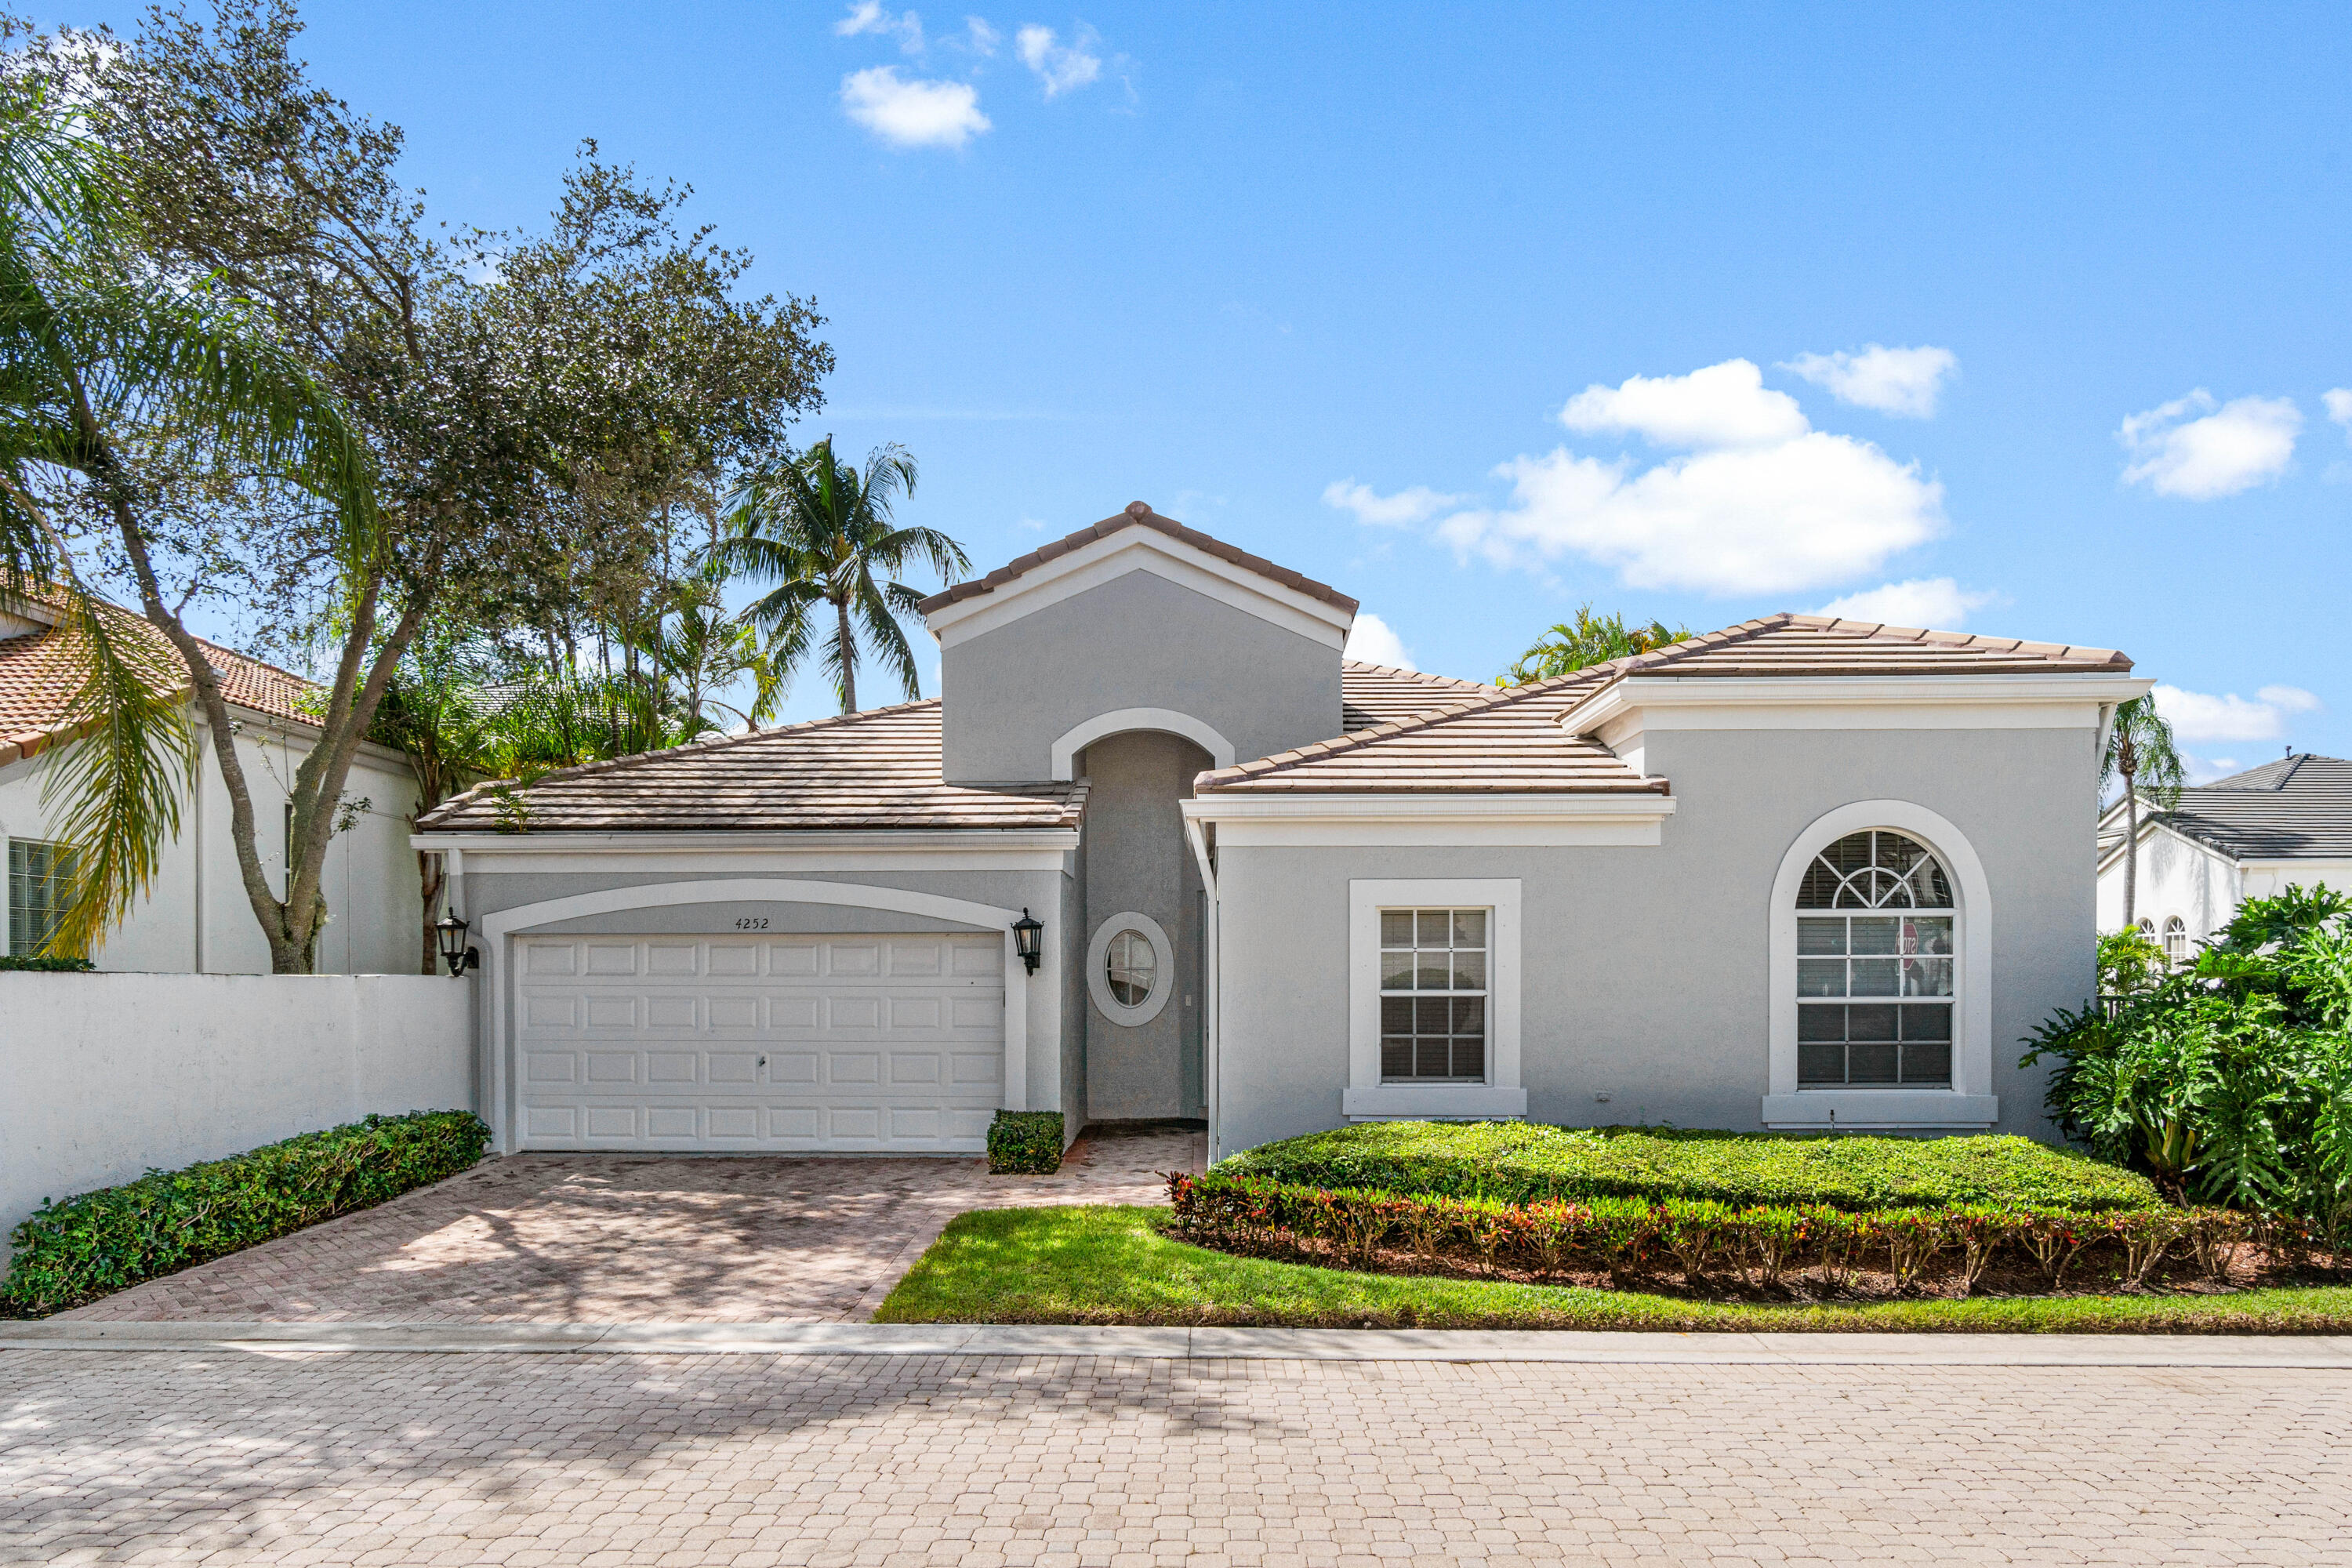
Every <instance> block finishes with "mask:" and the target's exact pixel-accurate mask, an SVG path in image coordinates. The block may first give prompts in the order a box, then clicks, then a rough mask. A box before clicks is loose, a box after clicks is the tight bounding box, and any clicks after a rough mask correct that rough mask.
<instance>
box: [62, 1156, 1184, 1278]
mask: <svg viewBox="0 0 2352 1568" xmlns="http://www.w3.org/2000/svg"><path fill="white" fill-rule="evenodd" d="M1204 1142H1205V1141H1204V1139H1203V1138H1202V1135H1201V1134H1200V1133H1198V1132H1192V1131H1182V1130H1179V1129H1136V1130H1117V1129H1114V1130H1111V1131H1106V1132H1101V1133H1097V1132H1096V1131H1088V1132H1087V1134H1086V1135H1085V1136H1083V1137H1081V1138H1080V1139H1079V1140H1078V1142H1077V1144H1076V1146H1075V1147H1074V1148H1073V1149H1072V1150H1071V1157H1070V1158H1069V1159H1068V1160H1066V1161H1065V1162H1064V1163H1063V1166H1062V1170H1061V1173H1060V1174H1058V1175H1054V1176H992V1175H990V1174H989V1173H988V1166H987V1162H986V1161H984V1160H976V1159H953V1160H950V1159H894V1158H858V1157H854V1156H852V1157H835V1158H827V1159H788V1158H781V1157H774V1156H767V1155H736V1156H715V1157H705V1158H691V1157H671V1156H663V1155H639V1154H519V1155H513V1156H510V1157H509V1158H506V1159H502V1160H492V1161H488V1162H485V1163H483V1164H481V1165H478V1166H477V1167H475V1168H474V1169H473V1170H471V1171H469V1172H467V1173H465V1174H463V1175H460V1176H456V1177H453V1178H452V1179H450V1180H448V1181H446V1182H442V1183H439V1184H436V1185H434V1186H431V1187H425V1188H423V1189H420V1190H419V1191H416V1192H414V1193H410V1194H406V1195H404V1196H403V1197H399V1198H396V1199H394V1201H392V1202H391V1203H388V1204H385V1205H383V1206H381V1207H379V1208H373V1209H369V1210H367V1211H365V1212H364V1213H362V1214H355V1215H345V1216H344V1217H343V1218H341V1219H338V1220H332V1221H330V1222H329V1223H327V1224H325V1225H321V1226H313V1227H311V1228H310V1229H309V1230H306V1231H301V1232H299V1233H298V1234H296V1235H293V1236H289V1237H280V1238H279V1239H278V1240H276V1241H272V1242H268V1243H266V1244H264V1245H262V1246H260V1247H253V1248H250V1249H249V1250H247V1251H244V1252H240V1253H236V1254H235V1255H233V1256H231V1257H228V1258H220V1259H217V1260H215V1261H214V1262H211V1263H207V1264H205V1265H203V1266H202V1267H200V1268H191V1269H188V1270H187V1271H185V1272H184V1273H180V1274H173V1275H171V1276H168V1277H167V1278H164V1279H155V1280H151V1281H149V1282H148V1283H147V1284H144V1285H141V1286H137V1287H135V1288H134V1289H129V1290H124V1291H121V1292H120V1293H119V1294H116V1295H113V1296H110V1297H108V1298H106V1299H105V1300H101V1301H95V1302H92V1303H91V1304H90V1305H89V1306H87V1307H82V1308H79V1309H77V1310H74V1311H72V1312H68V1313H62V1314H60V1316H63V1317H68V1318H90V1319H113V1320H131V1321H165V1320H172V1319H184V1318H218V1319H233V1320H237V1321H247V1322H300V1321H367V1322H405V1321H476V1322H627V1321H661V1322H759V1321H779V1322H825V1321H854V1320H859V1319H863V1318H865V1317H866V1316H868V1315H869V1314H871V1312H872V1311H873V1310H874V1308H875V1307H876V1306H877V1305H879V1304H880V1302H881V1300H882V1298H883V1297H884V1296H885V1295H887V1294H888V1293H889V1288H890V1287H891V1286H892V1285H893V1284H895V1283H897V1281H898V1277H899V1276H900V1275H901V1274H904V1273H905V1272H906V1271H907V1269H908V1267H909V1266H910V1265H911V1264H912V1263H913V1262H914V1260H915V1259H916V1258H918V1257H919V1256H920V1255H921V1253H922V1249H923V1248H924V1247H928V1246H929V1245H930V1242H931V1241H932V1239H933V1238H934V1237H937V1236H938V1235H939V1232H940V1227H941V1226H944V1225H946V1224H947V1222H948V1221H949V1220H950V1219H951V1218H953V1217H954V1216H955V1215H959V1214H961V1213H962V1212H964V1211H965V1210H967V1209H975V1208H996V1207H1009V1206H1013V1205H1034V1204H1070V1203H1117V1204H1131V1203H1146V1204H1148V1203H1164V1202H1165V1201H1167V1187H1166V1185H1165V1184H1164V1183H1163V1182H1161V1180H1160V1177H1159V1175H1158V1174H1157V1173H1159V1172H1161V1171H1177V1170H1184V1171H1196V1170H1199V1169H1200V1168H1201V1160H1202V1154H1203V1152H1204Z"/></svg>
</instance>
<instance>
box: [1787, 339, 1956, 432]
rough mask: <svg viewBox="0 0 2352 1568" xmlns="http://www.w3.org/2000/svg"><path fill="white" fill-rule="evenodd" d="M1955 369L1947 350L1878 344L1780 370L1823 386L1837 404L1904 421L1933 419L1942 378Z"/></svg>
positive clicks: (1799, 360) (1810, 357) (1806, 357)
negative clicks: (1864, 409) (1852, 405)
mask: <svg viewBox="0 0 2352 1568" xmlns="http://www.w3.org/2000/svg"><path fill="white" fill-rule="evenodd" d="M1959 367H1960V362H1959V358H1958V355H1956V354H1954V353H1952V351H1951V350H1949V349H1934V348H1919V349H1890V348H1886V347H1884V346H1882V345H1880V344H1878V343H1872V344H1871V345H1870V346H1869V347H1867V348H1865V349H1864V350H1863V351H1862V352H1861V353H1845V352H1844V351H1843V350H1841V351H1839V352H1838V353H1833V354H1812V353H1806V354H1799V355H1798V356H1797V357H1796V358H1795V359H1792V360H1790V361H1789V362H1788V363H1786V364H1785V365H1784V366H1782V368H1783V369H1785V370H1793V371H1795V372H1796V373H1797V374H1799V375H1801V376H1803V377H1804V378H1805V379H1806V380H1807V381H1810V382H1811V383H1812V384H1814V385H1816V386H1822V387H1827V388H1828V389H1829V394H1830V395H1831V396H1832V397H1834V398H1836V399H1837V400H1838V401H1839V402H1841V403H1852V404H1854V405H1858V406H1860V407H1863V408H1874V409H1876V410H1877V411H1878V412H1879V413H1881V414H1896V415H1900V416H1903V417H1905V418H1906V419H1925V418H1927V417H1928V416H1931V415H1933V414H1934V413H1935V412H1936V399H1937V397H1939V396H1941V395H1943V391H1944V378H1945V377H1946V376H1948V375H1949V374H1952V373H1953V372H1954V371H1956V370H1958V369H1959Z"/></svg>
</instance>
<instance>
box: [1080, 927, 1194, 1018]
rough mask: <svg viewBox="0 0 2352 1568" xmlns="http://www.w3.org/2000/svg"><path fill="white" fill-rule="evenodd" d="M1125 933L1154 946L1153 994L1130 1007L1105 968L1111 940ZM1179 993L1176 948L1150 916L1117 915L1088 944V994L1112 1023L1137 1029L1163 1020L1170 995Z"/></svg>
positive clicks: (1097, 931)
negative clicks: (1115, 992) (1114, 989)
mask: <svg viewBox="0 0 2352 1568" xmlns="http://www.w3.org/2000/svg"><path fill="white" fill-rule="evenodd" d="M1121 931H1134V932H1136V933H1137V934H1138V935H1139V936H1141V937H1142V938H1143V940H1144V941H1146V942H1150V944H1151V954H1152V958H1153V960H1154V961H1155V963H1154V967H1153V970H1152V973H1151V992H1150V994H1149V995H1147V996H1145V997H1144V999H1143V1000H1142V1001H1141V1002H1140V1003H1139V1004H1137V1005H1135V1006H1132V1007H1129V1006H1128V1005H1126V1004H1124V1003H1122V1002H1121V1001H1119V999H1118V997H1116V996H1114V995H1112V994H1111V991H1110V974H1109V973H1108V970H1107V969H1106V968H1105V967H1104V965H1105V963H1106V961H1107V960H1108V958H1109V957H1110V944H1111V939H1112V938H1114V937H1116V936H1117V935H1118V933H1119V932H1121ZM1174 989H1176V944H1175V943H1173V942H1170V941H1169V940H1168V930H1167V928H1166V927H1165V926H1162V925H1161V924H1160V922H1159V921H1156V920H1153V919H1152V918H1151V917H1150V915H1146V914H1138V913H1137V912H1136V911H1135V910H1127V911H1125V912H1123V913H1120V914H1116V915H1113V916H1111V917H1110V919H1108V920H1107V921H1103V923H1102V924H1100V925H1098V926H1097V927H1095V935H1094V940H1093V941H1092V942H1088V943H1087V995H1089V996H1092V997H1093V998H1094V1000H1095V1005H1096V1006H1097V1007H1099V1008H1101V1009H1102V1016H1104V1017H1106V1018H1108V1019H1109V1020H1110V1021H1111V1022H1112V1023H1114V1024H1118V1025H1123V1026H1126V1027H1128V1028H1130V1029H1132V1028H1135V1027H1137V1026H1140V1025H1144V1024H1149V1023H1150V1022H1151V1020H1152V1019H1154V1018H1157V1017H1158V1016H1160V1009H1161V1008H1162V1007H1165V1006H1167V1005H1168V994H1169V993H1170V992H1171V991H1173V990H1174Z"/></svg>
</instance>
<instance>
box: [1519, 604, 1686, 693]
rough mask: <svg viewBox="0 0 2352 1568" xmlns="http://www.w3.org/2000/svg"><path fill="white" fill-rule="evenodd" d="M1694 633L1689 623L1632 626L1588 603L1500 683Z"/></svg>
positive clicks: (1571, 669)
mask: <svg viewBox="0 0 2352 1568" xmlns="http://www.w3.org/2000/svg"><path fill="white" fill-rule="evenodd" d="M1690 635H1691V632H1690V628H1689V627H1688V626H1683V627H1679V628H1676V629H1672V630H1669V629H1668V627H1667V626H1666V623H1665V622H1664V621H1652V622H1651V623H1650V624H1649V625H1648V626H1627V625H1626V624H1625V617H1624V616H1622V615H1606V616H1599V615H1595V614H1593V612H1592V606H1591V605H1580V606H1578V608H1577V612H1576V619H1574V620H1572V621H1562V622H1559V624H1557V625H1555V626H1551V627H1549V629H1547V630H1546V631H1545V632H1544V634H1543V636H1541V637H1538V638H1537V639H1536V640H1535V643H1534V645H1533V646H1532V647H1529V648H1528V651H1527V652H1525V653H1523V654H1521V655H1520V656H1519V662H1518V663H1517V664H1515V665H1513V666H1511V668H1508V669H1507V670H1505V671H1504V672H1503V673H1502V674H1501V675H1500V676H1499V677H1497V678H1496V681H1495V684H1496V685H1497V686H1504V687H1509V686H1525V685H1527V684H1528V683H1529V682H1530V681H1537V680H1549V679H1553V678H1554V677H1556V676H1562V675H1572V674H1574V673H1575V672H1576V671H1578V670H1580V669H1582V668H1585V667H1587V666H1588V665H1595V664H1605V663H1607V662H1608V661H1609V660H1611V659H1612V658H1626V657H1627V656H1628V655H1631V654H1637V653H1648V652H1649V651H1650V650H1651V649H1653V648H1661V647H1665V646H1666V645H1667V644H1669V643H1677V642H1681V641H1683V640H1684V639H1685V637H1689V636H1690Z"/></svg>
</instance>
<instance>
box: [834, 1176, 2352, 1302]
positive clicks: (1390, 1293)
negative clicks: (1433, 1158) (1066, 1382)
mask: <svg viewBox="0 0 2352 1568" xmlns="http://www.w3.org/2000/svg"><path fill="white" fill-rule="evenodd" d="M1169 1222H1170V1215H1169V1211H1167V1210H1166V1209H1151V1208H1128V1207H1110V1206H1104V1205H1087V1206H1083V1207H1069V1208H1035V1209H987V1210H982V1211H980V1212H978V1213H974V1214H967V1215H961V1216H959V1217H958V1218H957V1219H956V1220H955V1221H953V1222H952V1223H951V1224H950V1225H949V1226H948V1227H947V1229H946V1231H945V1232H944V1233H942V1234H941V1236H940V1239H939V1240H938V1241H937V1242H935V1243H933V1244H932V1246H931V1247H930V1248H929V1250H928V1251H927V1252H925V1253H924V1254H923V1256H922V1258H921V1259H920V1260H919V1261H918V1262H917V1263H916V1265H915V1267H914V1268H912V1269H910V1270H909V1271H908V1274H907V1277H906V1278H905V1279H902V1280H900V1281H899V1283H898V1288H897V1289H894V1290H892V1291H891V1293H890V1296H889V1299H888V1300H886V1301H884V1302H883V1304H882V1306H881V1308H880V1310H877V1312H876V1313H875V1315H874V1317H875V1321H877V1322H885V1323H1099V1324H1114V1323H1116V1324H1139V1325H1149V1324H1167V1325H1186V1326H1210V1325H1217V1326H1233V1327H1265V1328H1365V1329H1394V1328H1425V1329H1580V1330H1624V1331H1679V1332H1698V1331H1738V1332H1770V1331H1807V1332H1829V1333H1835V1332H1848V1333H1853V1332H1919V1333H2178V1334H2251V1333H2265V1334H2291V1333H2292V1334H2341V1333H2352V1288H2346V1287H2341V1286H2332V1287H2331V1286H2316V1287H2303V1288H2282V1287H2273V1288H2270V1289H2254V1290H2234V1291H2214V1290H2210V1289H2194V1290H2186V1291H2181V1292H2178V1293H2175V1292H2170V1291H2164V1290H2153V1291H2149V1290H2144V1291H2140V1292H2137V1293H2134V1294H2130V1295H2114V1294H2090V1293H2085V1294H2074V1295H2058V1296H2032V1297H2022V1298H2000V1297H1993V1296H1989V1295H1984V1294H1979V1295H1976V1296H1973V1297H1970V1298H1968V1299H1966V1300H1954V1299H1948V1298H1943V1297H1926V1298H1919V1299H1913V1300H1895V1301H1880V1302H1852V1301H1832V1302H1817V1303H1795V1302H1789V1303H1780V1304H1751V1303H1746V1302H1738V1301H1706V1300H1689V1299H1685V1298H1678V1297H1675V1296H1669V1295H1662V1294H1657V1293H1653V1292H1645V1291H1638V1290H1601V1289H1584V1288H1580V1287H1577V1286H1572V1285H1566V1286H1563V1285H1538V1284H1527V1283H1521V1282H1518V1281H1515V1280H1510V1279H1495V1280H1484V1279H1455V1278H1448V1277H1438V1276H1401V1275H1389V1274H1368V1273H1362V1272H1358V1271H1353V1270H1345V1269H1338V1268H1314V1267H1307V1266H1303V1265H1300V1264H1297V1263H1286V1262H1280V1261H1276V1260H1273V1259H1268V1258H1237V1257H1234V1256H1232V1255H1230V1254H1227V1253H1223V1252H1213V1251H1210V1250H1208V1249H1206V1248H1203V1247H1192V1246H1189V1245H1187V1244H1185V1243H1183V1242H1181V1241H1178V1240H1176V1239H1174V1238H1173V1237H1171V1236H1169V1235H1168V1234H1167V1233H1166V1229H1165V1227H1166V1226H1168V1224H1169Z"/></svg>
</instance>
